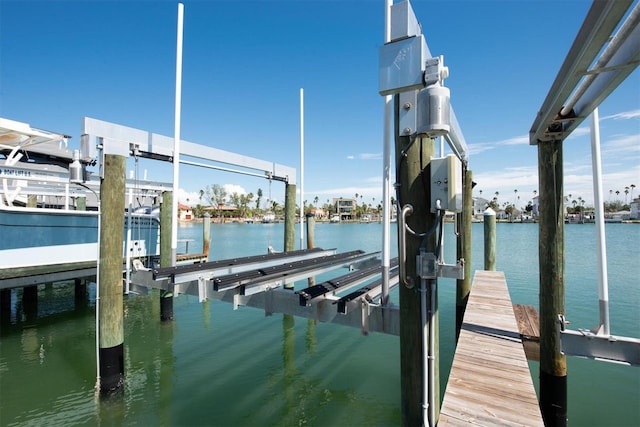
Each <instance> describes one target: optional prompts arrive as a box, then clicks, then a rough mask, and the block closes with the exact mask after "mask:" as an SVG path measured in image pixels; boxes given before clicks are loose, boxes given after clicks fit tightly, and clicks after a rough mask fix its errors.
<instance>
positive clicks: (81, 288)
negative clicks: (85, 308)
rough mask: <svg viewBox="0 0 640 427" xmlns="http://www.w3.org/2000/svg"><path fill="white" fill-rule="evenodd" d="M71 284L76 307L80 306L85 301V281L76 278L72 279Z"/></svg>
mask: <svg viewBox="0 0 640 427" xmlns="http://www.w3.org/2000/svg"><path fill="white" fill-rule="evenodd" d="M73 285H74V286H73V288H74V300H75V303H76V307H77V306H81V305H83V304H85V303H86V302H87V281H86V280H85V279H80V278H76V279H74V283H73Z"/></svg>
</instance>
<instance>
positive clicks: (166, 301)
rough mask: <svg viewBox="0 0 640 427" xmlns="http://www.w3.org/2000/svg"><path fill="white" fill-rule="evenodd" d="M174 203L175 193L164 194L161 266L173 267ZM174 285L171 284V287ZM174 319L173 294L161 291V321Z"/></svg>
mask: <svg viewBox="0 0 640 427" xmlns="http://www.w3.org/2000/svg"><path fill="white" fill-rule="evenodd" d="M172 203H173V192H171V191H163V192H162V203H160V266H161V267H170V266H171V232H172V221H171V217H172V215H173V212H172V206H173V205H172ZM172 286H173V284H172V283H170V284H169V287H172ZM172 319H173V292H171V289H167V290H161V291H160V320H161V321H163V322H164V321H167V320H172Z"/></svg>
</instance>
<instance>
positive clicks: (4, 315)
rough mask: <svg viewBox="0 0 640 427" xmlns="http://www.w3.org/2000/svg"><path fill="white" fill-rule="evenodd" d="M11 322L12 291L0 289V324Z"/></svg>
mask: <svg viewBox="0 0 640 427" xmlns="http://www.w3.org/2000/svg"><path fill="white" fill-rule="evenodd" d="M10 321H11V289H0V324H2V325H6V324H8V323H9V322H10Z"/></svg>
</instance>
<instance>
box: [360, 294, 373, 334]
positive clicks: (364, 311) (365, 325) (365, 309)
mask: <svg viewBox="0 0 640 427" xmlns="http://www.w3.org/2000/svg"><path fill="white" fill-rule="evenodd" d="M360 304H361V310H360V315H361V318H360V322H361V324H362V328H361V331H362V335H365V336H366V335H369V315H370V314H371V304H370V303H369V301H367V299H366V298H360Z"/></svg>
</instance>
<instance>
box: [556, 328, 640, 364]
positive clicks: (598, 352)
mask: <svg viewBox="0 0 640 427" xmlns="http://www.w3.org/2000/svg"><path fill="white" fill-rule="evenodd" d="M565 324H566V321H565V318H564V316H563V315H559V316H558V332H559V334H558V339H559V340H560V351H561V352H562V354H564V355H566V356H577V357H584V358H587V359H594V360H599V361H603V362H611V363H620V364H624V365H631V366H640V339H638V338H630V337H620V336H614V335H600V334H596V333H594V332H592V331H589V330H586V329H579V330H577V331H571V330H568V329H565Z"/></svg>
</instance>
